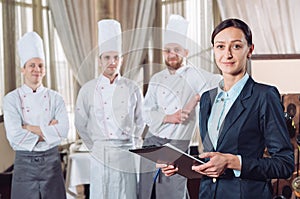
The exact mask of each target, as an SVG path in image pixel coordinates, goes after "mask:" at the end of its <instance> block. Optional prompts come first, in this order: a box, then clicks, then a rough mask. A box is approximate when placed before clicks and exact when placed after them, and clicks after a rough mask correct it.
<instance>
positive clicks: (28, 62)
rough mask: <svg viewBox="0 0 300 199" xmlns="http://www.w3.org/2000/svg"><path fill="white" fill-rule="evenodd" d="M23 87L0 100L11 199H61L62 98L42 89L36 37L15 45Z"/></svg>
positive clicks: (42, 59)
mask: <svg viewBox="0 0 300 199" xmlns="http://www.w3.org/2000/svg"><path fill="white" fill-rule="evenodd" d="M18 52H19V57H20V60H21V71H22V74H23V77H24V84H23V85H22V86H21V87H20V88H17V89H15V90H14V91H12V92H10V93H8V94H7V95H6V96H5V97H4V99H3V112H4V125H5V129H6V135H7V139H8V141H9V143H10V145H11V147H12V148H13V149H14V150H15V151H16V157H15V163H14V175H13V180H12V193H11V197H12V199H19V198H24V199H27V198H28V199H32V198H43V199H44V198H49V199H50V198H66V191H65V186H64V179H63V174H62V170H61V161H60V156H59V152H58V145H59V144H60V143H61V141H62V139H64V138H66V137H67V135H68V130H69V121H68V114H67V111H66V107H65V103H64V100H63V98H62V96H61V95H60V94H59V93H57V92H56V91H53V90H51V89H48V88H46V87H44V86H43V84H42V80H43V78H44V76H45V74H46V68H45V55H44V49H43V41H42V39H41V38H40V36H39V35H38V34H37V33H35V32H28V33H26V34H25V35H24V36H23V37H22V38H21V39H20V40H19V41H18Z"/></svg>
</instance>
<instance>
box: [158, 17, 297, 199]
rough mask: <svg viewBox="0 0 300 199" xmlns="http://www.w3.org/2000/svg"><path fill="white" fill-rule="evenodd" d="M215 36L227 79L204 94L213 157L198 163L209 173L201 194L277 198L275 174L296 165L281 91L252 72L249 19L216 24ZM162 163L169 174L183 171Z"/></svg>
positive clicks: (204, 132)
mask: <svg viewBox="0 0 300 199" xmlns="http://www.w3.org/2000/svg"><path fill="white" fill-rule="evenodd" d="M211 42H212V45H213V50H214V54H215V61H216V64H217V66H218V68H219V69H220V71H221V72H222V75H223V78H224V79H223V80H222V81H221V82H220V84H219V86H218V87H217V88H215V89H213V90H210V91H208V92H206V93H204V94H203V95H202V96H201V101H200V110H201V112H200V115H199V125H200V132H201V138H202V141H203V146H204V153H202V154H201V155H200V158H204V159H206V160H207V162H206V163H205V164H203V165H198V166H193V167H192V169H193V170H195V171H196V172H199V173H201V174H203V178H202V179H201V185H200V193H199V198H201V199H206V198H207V199H212V198H217V199H218V198H230V199H235V198H243V199H248V198H249V199H253V198H264V199H265V198H272V187H271V179H273V178H289V177H290V176H291V175H292V173H293V170H294V154H293V148H292V145H291V143H290V139H289V134H288V130H287V127H286V124H285V119H284V113H283V106H282V104H281V102H280V95H279V93H278V91H277V89H276V88H275V87H273V86H268V85H264V84H259V83H257V82H255V81H254V80H253V79H252V78H251V77H250V76H249V75H248V74H247V72H246V70H247V59H249V58H250V57H251V54H252V52H253V49H254V45H253V43H252V33H251V30H250V28H249V27H248V25H247V24H245V23H244V22H243V21H241V20H239V19H227V20H225V21H223V22H221V23H220V24H219V25H218V26H217V27H216V28H215V30H214V31H213V33H212V38H211ZM265 149H267V152H268V156H267V157H266V156H264V154H265V153H264V152H265ZM161 167H162V171H163V172H164V173H165V175H167V176H170V175H173V174H174V173H176V172H177V171H178V168H174V167H173V166H171V165H169V166H166V165H163V166H162V165H161Z"/></svg>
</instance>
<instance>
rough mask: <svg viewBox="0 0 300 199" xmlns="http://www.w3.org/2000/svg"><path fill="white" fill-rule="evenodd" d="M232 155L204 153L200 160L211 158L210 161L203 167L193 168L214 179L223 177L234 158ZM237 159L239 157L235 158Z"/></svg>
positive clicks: (202, 165)
mask: <svg viewBox="0 0 300 199" xmlns="http://www.w3.org/2000/svg"><path fill="white" fill-rule="evenodd" d="M233 156H235V155H232V154H224V153H219V152H207V153H202V154H201V155H200V156H199V157H200V158H209V159H210V160H209V161H208V162H207V163H205V164H201V165H197V166H192V170H194V171H196V172H198V173H201V174H202V175H206V176H209V177H212V178H217V177H219V176H220V175H222V174H223V173H224V171H225V169H227V168H228V164H229V161H230V160H231V159H232V158H233ZM235 157H236V158H237V159H238V157H237V156H235Z"/></svg>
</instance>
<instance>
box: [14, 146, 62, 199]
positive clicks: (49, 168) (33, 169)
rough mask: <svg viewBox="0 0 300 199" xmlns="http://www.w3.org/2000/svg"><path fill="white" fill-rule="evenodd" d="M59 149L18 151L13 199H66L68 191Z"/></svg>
mask: <svg viewBox="0 0 300 199" xmlns="http://www.w3.org/2000/svg"><path fill="white" fill-rule="evenodd" d="M60 163H61V161H60V156H59V153H58V147H54V148H52V149H49V150H47V151H16V158H15V164H14V174H13V179H12V193H11V198H12V199H21V198H22V199H53V198H57V199H64V198H66V190H65V184H64V179H63V175H62V169H61V164H60Z"/></svg>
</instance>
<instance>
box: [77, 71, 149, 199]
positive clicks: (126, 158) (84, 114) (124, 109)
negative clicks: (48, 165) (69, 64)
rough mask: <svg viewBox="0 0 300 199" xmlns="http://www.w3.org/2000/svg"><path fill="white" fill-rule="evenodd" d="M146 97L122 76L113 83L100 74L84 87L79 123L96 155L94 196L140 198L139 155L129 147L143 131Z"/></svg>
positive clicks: (112, 198) (93, 175) (92, 187)
mask: <svg viewBox="0 0 300 199" xmlns="http://www.w3.org/2000/svg"><path fill="white" fill-rule="evenodd" d="M142 100H143V97H142V94H141V92H140V89H139V88H138V86H137V85H136V84H135V83H134V82H133V81H131V80H129V79H127V78H124V77H121V76H120V75H118V76H117V78H116V79H115V80H114V82H113V83H110V80H109V79H108V78H107V77H105V76H103V75H100V76H99V77H98V78H97V79H94V80H91V81H89V82H88V83H86V84H85V85H83V87H82V88H81V89H80V92H79V94H78V98H77V103H76V110H75V126H76V128H77V130H78V132H79V134H80V136H81V137H82V139H83V141H84V142H85V144H86V145H87V147H88V148H89V149H90V150H91V151H92V155H93V159H92V161H91V179H90V180H91V185H90V196H91V198H111V199H118V198H119V199H135V198H136V195H137V194H136V190H137V175H136V164H135V161H136V159H135V158H136V157H135V156H134V154H132V153H130V152H129V151H128V149H129V148H132V147H133V146H134V142H133V141H134V140H135V139H134V138H138V137H140V136H141V134H142V132H143V128H144V122H143V119H142V110H141V108H142Z"/></svg>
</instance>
